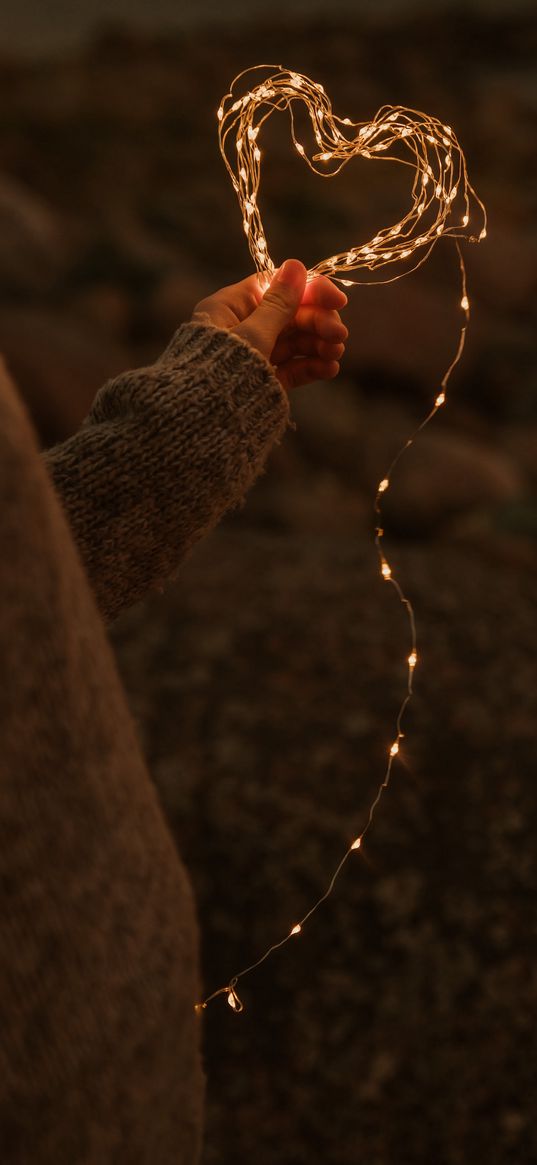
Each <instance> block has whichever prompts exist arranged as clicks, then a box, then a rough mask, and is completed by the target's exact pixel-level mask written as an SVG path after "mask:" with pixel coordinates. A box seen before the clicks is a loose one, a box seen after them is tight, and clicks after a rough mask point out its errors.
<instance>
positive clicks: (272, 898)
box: [114, 529, 537, 1165]
mask: <svg viewBox="0 0 537 1165" xmlns="http://www.w3.org/2000/svg"><path fill="white" fill-rule="evenodd" d="M397 559H398V561H399V560H400V568H399V569H400V574H401V576H402V575H403V574H404V577H405V580H406V583H407V591H408V593H409V595H410V597H411V598H412V599H413V601H414V602H415V606H416V610H417V611H418V612H419V632H420V635H419V638H420V644H421V652H420V654H421V656H422V659H423V663H422V666H421V667H420V669H419V672H418V671H417V673H416V696H415V702H414V704H413V705H412V711H411V713H410V714H409V717H408V722H407V729H408V739H407V741H405V742H404V756H403V760H402V763H401V764H398V765H397V766H396V768H395V769H394V774H393V778H392V784H391V785H390V788H389V790H388V792H387V794H386V796H385V800H384V801H383V802H382V805H381V808H380V809H379V812H378V816H377V818H376V820H375V824H374V827H373V829H372V831H371V833H370V834H369V836H368V839H367V841H366V842H365V843H364V849H363V854H360V855H356V857H355V858H354V855H353V858H354V860H351V861H349V863H348V864H347V866H346V867H345V869H344V872H343V873H342V875H341V877H340V880H339V881H338V883H337V884H336V888H335V889H334V892H333V896H332V898H331V899H330V900H329V902H327V903H325V904H324V906H323V907H321V908H320V910H319V912H318V914H317V915H316V916H315V917H314V918H312V919H311V922H310V923H309V924H307V926H306V927H305V928H304V932H303V934H302V935H301V936H300V938H299V939H295V940H293V943H292V944H289V945H288V946H286V947H285V948H284V949H283V950H281V951H279V952H276V953H274V954H273V956H272V957H271V959H270V960H268V961H267V963H266V964H265V965H264V967H263V968H260V969H259V970H258V971H256V972H254V973H253V974H252V975H251V976H250V977H246V978H245V979H244V981H243V982H242V983H241V984H240V988H239V989H240V994H241V996H242V998H243V1000H244V1002H245V1006H246V1010H245V1011H244V1013H243V1014H242V1015H240V1016H235V1015H233V1014H232V1012H231V1011H230V1009H229V1008H228V1007H227V1005H226V1003H225V1001H223V1000H222V999H219V1000H215V1001H214V1002H213V1003H212V1004H211V1005H209V1007H208V1008H207V1011H206V1012H205V1016H204V1021H203V1022H204V1027H205V1035H206V1056H207V1067H208V1073H209V1093H208V1133H207V1149H206V1156H205V1161H206V1163H207V1165H209V1163H210V1165H213V1163H214V1165H216V1163H218V1165H227V1163H228V1162H229V1165H231V1162H237V1161H240V1162H246V1161H252V1160H255V1161H257V1162H259V1165H276V1162H278V1163H279V1165H292V1163H293V1165H294V1163H295V1162H296V1163H300V1165H302V1163H304V1165H306V1162H308V1163H311V1162H314V1163H315V1165H340V1163H341V1165H343V1163H347V1162H349V1163H350V1162H352V1163H353V1165H354V1163H356V1165H358V1163H361V1162H367V1163H368V1165H407V1163H408V1165H430V1163H431V1162H434V1163H435V1165H469V1163H472V1165H478V1163H479V1165H481V1163H483V1165H508V1163H509V1165H511V1163H513V1165H515V1163H516V1165H522V1163H527V1165H530V1162H535V1161H536V1160H537V1137H536V1132H535V1119H534V1116H535V1105H536V1102H537V1073H536V1068H537V1056H536V1043H535V1012H536V1008H537V973H536V954H537V929H536V924H535V894H536V891H537V858H536V848H535V830H536V828H537V801H536V797H535V781H534V777H535V760H536V749H535V725H536V723H537V689H536V686H535V682H534V680H535V618H536V613H537V612H536V599H535V571H532V572H531V573H530V572H528V573H527V574H526V575H521V573H520V571H518V570H514V569H512V568H511V567H508V566H506V565H505V563H503V562H502V561H501V560H499V559H498V560H495V559H494V558H493V557H490V556H488V557H487V556H484V555H483V552H482V551H481V552H477V551H475V552H474V551H470V550H468V549H467V548H464V549H461V548H459V547H456V546H453V545H443V546H441V545H437V546H436V547H434V548H432V547H430V548H426V549H424V548H420V547H417V546H414V547H412V548H408V549H406V550H404V551H400V552H399V555H398V556H397ZM114 640H115V642H116V645H117V647H118V650H119V659H120V663H121V668H122V672H123V675H124V677H125V681H126V684H127V688H128V691H129V693H130V696H131V701H132V706H133V708H134V711H135V714H136V715H137V718H138V721H139V725H140V731H141V734H142V738H143V741H144V745H145V749H146V753H147V756H148V757H149V759H150V763H151V767H152V771H153V773H154V775H155V780H156V783H157V786H158V788H159V790H160V793H161V797H162V801H163V804H164V806H165V809H166V812H167V814H168V816H169V819H170V821H171V823H172V827H173V830H174V833H175V835H176V836H177V838H178V840H179V843H180V846H181V850H182V852H183V854H184V855H185V858H186V861H187V865H188V867H189V868H190V870H191V872H192V877H193V880H194V885H195V888H196V893H197V897H198V902H199V908H200V916H201V925H202V934H203V949H204V973H205V982H206V987H207V991H208V992H209V991H212V990H214V989H215V988H217V987H220V986H222V985H223V984H225V983H226V982H228V981H229V978H230V976H231V975H232V974H234V973H235V972H237V971H238V970H240V969H241V968H243V967H244V966H247V965H248V964H250V963H251V962H252V961H253V960H254V959H255V958H257V957H258V956H259V955H260V954H261V953H262V952H263V951H264V950H265V949H266V948H267V947H268V946H269V945H270V944H271V943H272V942H275V941H278V940H279V939H280V938H282V937H283V936H284V935H285V934H287V933H288V932H289V930H290V927H291V926H292V925H293V923H294V922H295V921H296V920H297V919H298V918H301V917H302V916H303V915H304V913H305V912H306V910H307V909H308V908H309V906H310V905H311V904H312V903H313V902H314V901H315V900H316V899H317V898H318V897H319V896H320V894H321V893H322V892H323V891H324V889H325V887H326V885H327V883H328V880H329V878H330V876H331V874H332V872H333V869H334V868H335V866H336V865H337V862H338V861H339V859H340V857H341V856H342V852H343V851H344V850H345V848H346V847H347V845H348V843H349V841H350V840H352V838H353V837H354V836H355V835H356V833H357V832H359V831H360V830H361V828H362V827H363V824H364V822H365V819H366V815H367V810H368V807H369V804H370V802H371V800H372V799H373V796H374V793H375V791H376V788H377V785H378V784H379V782H380V780H381V779H382V776H383V773H384V766H385V755H386V750H387V747H388V746H389V744H390V742H391V740H392V739H393V732H392V729H393V720H394V715H395V710H396V707H397V706H398V703H399V700H400V697H401V691H402V687H403V685H404V667H403V666H402V660H403V659H404V656H405V654H406V650H407V634H406V625H405V620H404V618H403V612H402V609H401V607H400V605H399V603H398V600H397V598H396V597H395V595H394V593H393V592H392V591H391V588H386V587H385V585H384V584H383V583H382V582H381V581H380V580H379V579H378V577H377V572H376V563H375V561H374V556H373V554H372V552H370V551H369V550H368V549H367V548H365V547H364V546H363V545H361V544H360V543H357V542H356V540H354V541H352V540H350V539H348V538H342V537H341V536H335V537H334V536H330V535H329V534H325V535H324V536H321V535H319V536H317V537H315V536H311V535H310V536H305V535H298V534H297V535H296V536H295V537H294V538H293V539H290V538H289V537H287V536H283V537H278V536H276V535H269V534H265V535H261V534H255V533H253V532H251V531H248V532H246V531H244V533H239V532H235V531H233V530H229V529H227V530H222V531H220V532H218V533H217V534H215V535H214V536H213V537H212V538H211V539H210V540H209V541H208V542H207V543H206V544H205V545H203V546H202V547H200V548H199V550H198V552H197V554H196V556H195V557H194V558H193V559H192V560H191V561H190V562H189V563H188V564H187V565H186V567H185V568H184V570H183V572H182V575H181V579H180V581H179V582H178V583H177V584H175V585H174V587H173V588H172V589H171V590H170V591H169V593H168V594H167V595H166V596H164V597H163V599H162V600H161V601H159V602H157V603H154V604H152V605H151V607H150V608H145V609H144V608H142V609H138V610H137V611H134V612H132V613H131V614H130V615H129V616H128V617H126V618H125V619H124V620H123V622H122V623H121V624H120V625H119V626H118V627H117V629H116V632H115V634H114Z"/></svg>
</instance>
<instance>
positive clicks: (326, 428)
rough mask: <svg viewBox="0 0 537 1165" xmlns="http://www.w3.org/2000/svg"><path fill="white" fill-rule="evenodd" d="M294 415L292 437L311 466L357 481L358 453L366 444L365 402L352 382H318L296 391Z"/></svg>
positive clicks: (293, 405)
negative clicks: (362, 435)
mask: <svg viewBox="0 0 537 1165" xmlns="http://www.w3.org/2000/svg"><path fill="white" fill-rule="evenodd" d="M291 414H292V417H293V420H294V422H295V424H296V433H293V434H291V433H290V434H288V438H287V439H288V441H289V442H290V443H291V442H292V443H293V444H294V445H295V446H296V448H297V449H298V450H300V451H301V453H302V455H303V456H304V457H305V458H306V459H307V461H309V463H310V464H311V465H314V466H323V467H326V468H328V469H331V470H334V471H335V473H337V475H338V476H339V477H341V478H345V479H346V480H350V482H351V484H355V482H356V472H355V468H356V450H357V447H359V446H360V444H361V441H362V437H361V434H362V429H363V423H362V400H361V396H360V393H359V390H358V389H357V388H356V387H355V385H354V384H353V383H352V381H350V380H345V379H344V378H341V379H340V378H338V379H337V380H336V381H334V382H332V383H329V384H326V383H322V382H318V383H316V384H310V385H307V386H306V387H305V388H304V389H299V390H298V391H296V392H294V393H293V395H292V398H291Z"/></svg>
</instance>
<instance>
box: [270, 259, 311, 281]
mask: <svg viewBox="0 0 537 1165" xmlns="http://www.w3.org/2000/svg"><path fill="white" fill-rule="evenodd" d="M301 266H302V265H301V264H299V263H298V261H297V260H296V259H286V260H285V263H283V265H282V266H281V267H280V270H279V271H278V273H277V275H276V279H277V281H278V283H284V284H285V286H286V287H300V286H301V285H302V283H303V282H304V272H303V270H302V269H301Z"/></svg>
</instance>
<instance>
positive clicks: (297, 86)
mask: <svg viewBox="0 0 537 1165" xmlns="http://www.w3.org/2000/svg"><path fill="white" fill-rule="evenodd" d="M275 69H276V71H273V70H275ZM244 90H245V92H244ZM239 93H240V95H238V94H239ZM297 101H298V102H300V103H301V104H303V105H304V106H305V109H306V113H307V114H308V116H309V119H310V122H311V126H312V130H313V136H314V139H315V142H316V143H317V147H318V152H316V153H313V154H311V156H310V154H309V153H308V151H307V150H306V148H305V147H304V146H303V144H302V142H299V141H297V139H296V137H295V131H294V125H293V122H291V138H292V142H293V145H294V147H295V149H296V151H297V153H298V154H299V155H300V156H301V157H302V158H303V159H304V162H305V163H306V165H307V166H309V168H310V170H312V171H313V172H314V173H315V174H318V175H319V176H320V177H323V178H330V177H332V176H333V175H334V174H338V173H339V171H340V170H341V169H342V167H343V166H345V165H346V164H347V163H348V161H349V160H350V159H351V158H355V157H356V158H357V157H360V156H362V157H364V158H374V157H375V155H376V154H379V153H382V154H383V156H384V158H386V159H389V160H390V161H392V162H393V163H394V165H401V164H404V165H406V166H408V165H410V166H411V167H413V168H414V170H415V174H416V181H415V182H414V184H413V186H412V201H411V205H410V207H409V208H408V210H407V212H406V214H405V215H404V216H403V217H402V218H401V220H400V222H399V223H398V224H397V225H396V226H395V227H389V226H388V227H386V228H384V229H383V230H381V231H379V232H378V233H377V235H376V236H375V238H374V239H372V240H371V241H370V242H369V243H366V244H358V245H356V246H354V247H352V248H351V247H347V248H346V249H345V251H342V252H341V253H339V254H336V255H331V256H330V257H329V258H327V259H322V260H320V262H318V263H316V264H315V266H314V267H311V268H310V270H309V272H308V274H309V275H310V276H312V275H321V274H324V275H329V276H331V277H332V278H334V277H335V278H337V277H338V276H339V275H344V274H346V273H347V272H349V271H353V272H357V271H359V270H360V269H365V270H366V271H367V272H368V273H369V272H372V273H375V272H377V271H378V270H379V269H380V268H382V267H385V266H387V265H392V264H399V263H401V262H402V261H405V260H406V259H410V258H411V257H414V258H415V262H414V264H413V265H412V264H411V265H410V268H409V267H408V265H406V267H405V269H403V270H400V271H397V273H396V274H394V275H392V276H391V277H390V281H391V279H399V278H401V277H402V276H403V275H406V274H408V272H409V270H414V269H415V268H416V267H418V266H420V264H421V263H422V262H424V261H425V259H426V258H427V257H428V254H429V252H430V249H431V247H432V246H434V245H435V244H436V243H437V242H438V240H439V239H440V237H441V236H445V235H451V237H453V238H468V237H470V238H474V236H473V235H472V236H468V235H467V233H466V227H467V226H468V222H469V215H468V212H467V213H466V214H465V216H464V218H463V219H462V220H461V217H460V213H459V214H458V216H457V219H456V220H455V218H453V221H452V220H451V208H452V206H453V205H454V203H455V200H456V198H457V196H458V195H459V194H462V196H463V197H464V200H465V204H466V207H468V206H469V205H470V201H471V200H473V201H474V202H475V204H476V206H477V208H478V210H479V211H480V212H481V216H482V224H483V225H482V230H481V235H480V238H484V237H485V234H486V213H485V208H484V206H483V203H482V202H481V200H480V199H479V198H478V196H477V194H476V193H475V191H474V189H473V187H472V186H471V185H470V182H469V179H468V172H467V168H466V160H465V157H464V154H463V152H462V150H461V147H460V145H459V143H458V141H457V138H456V137H455V134H454V133H453V130H452V129H451V128H448V129H446V127H445V126H443V125H442V123H441V122H440V121H438V119H437V118H435V117H430V116H429V115H428V114H426V113H420V112H417V111H416V110H412V109H405V108H404V107H403V106H387V105H385V106H383V108H382V109H381V110H379V111H378V113H376V114H375V116H374V117H373V118H372V120H371V121H369V122H353V121H351V119H350V118H349V117H345V118H340V117H337V116H336V115H334V113H333V111H332V103H331V101H330V100H329V98H328V96H327V94H326V93H325V90H324V89H323V86H322V85H320V84H319V83H318V82H315V81H312V80H310V78H309V77H306V76H304V75H303V74H300V73H296V72H294V71H293V70H289V69H284V68H283V67H279V68H276V66H271V65H255V66H254V67H253V68H251V69H246V70H245V71H244V72H243V73H240V74H239V75H238V77H236V78H235V80H234V81H233V82H232V85H231V89H230V91H229V93H226V95H225V97H224V98H223V99H222V101H221V103H220V106H219V108H218V113H217V118H218V137H219V142H220V151H221V154H222V157H223V159H224V162H225V164H226V166H227V169H228V171H229V173H230V176H231V178H232V181H233V185H234V188H235V190H236V192H237V197H238V199H239V203H240V205H241V210H242V216H243V220H244V219H245V217H246V215H245V203H246V201H249V202H253V201H254V199H253V195H258V194H259V188H260V184H261V172H260V166H259V162H260V160H261V151H260V149H259V147H258V145H257V137H258V134H259V131H260V129H261V127H262V125H263V123H264V122H265V121H266V119H267V118H268V117H270V116H271V114H272V113H273V112H274V111H282V110H285V109H287V110H289V111H292V110H293V105H294V103H295V102H297ZM342 126H345V127H347V126H351V127H354V133H351V134H349V132H348V130H347V131H346V132H344V131H343V130H342V129H341V127H342ZM233 140H234V141H235V150H234V151H233V152H231V151H230V143H231V145H232V144H233ZM440 141H442V142H443V144H444V146H446V147H447V153H446V154H442V155H441V154H440V151H439V149H438V145H439V143H440ZM238 158H240V163H241V165H240V166H239V167H238V168H239V169H240V171H241V176H242V170H243V169H245V170H246V174H247V177H246V180H244V179H243V181H242V184H239V183H238V182H237V177H236V172H237V159H238ZM327 162H331V163H333V165H332V166H330V167H329V168H328V169H327V167H326V163H327ZM319 163H321V165H320V166H319V165H318V164H319ZM425 211H428V212H429V218H430V221H429V223H428V225H427V227H426V228H424V225H423V222H422V218H423V215H424V213H425ZM423 221H425V220H423ZM245 233H246V235H247V238H248V245H249V248H250V254H251V255H252V258H253V260H254V263H255V266H256V268H257V271H258V274H261V273H262V272H267V271H268V270H269V268H271V267H272V269H274V268H275V266H276V265H275V264H274V263H273V262H272V259H271V257H270V254H269V249H268V247H266V248H262V249H261V250H260V248H259V245H258V244H259V236H260V235H261V234H262V233H263V225H262V221H261V216H260V214H259V211H256V214H255V215H253V216H252V219H251V225H250V228H249V229H248V231H246V232H245ZM399 233H401V239H400V241H398V242H396V243H395V245H394V242H393V240H394V238H396V236H397V235H398V234H399ZM388 240H390V245H389V246H387V242H388ZM357 281H359V282H364V281H365V282H371V280H369V279H365V280H364V279H363V278H359V280H357V279H353V280H343V279H342V280H341V282H342V283H343V282H344V284H345V286H352V285H353V284H354V283H356V282H357ZM382 281H383V280H382V279H375V280H373V282H382ZM385 281H386V282H387V281H388V280H385Z"/></svg>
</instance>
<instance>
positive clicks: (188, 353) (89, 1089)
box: [0, 324, 288, 1165]
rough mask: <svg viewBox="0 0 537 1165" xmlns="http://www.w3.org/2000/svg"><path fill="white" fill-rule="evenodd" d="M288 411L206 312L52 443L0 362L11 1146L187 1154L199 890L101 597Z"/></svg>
mask: <svg viewBox="0 0 537 1165" xmlns="http://www.w3.org/2000/svg"><path fill="white" fill-rule="evenodd" d="M287 423H288V405H287V398H286V396H285V394H284V392H283V391H282V389H281V387H280V385H279V383H278V381H277V380H276V378H275V377H274V375H273V371H272V369H271V367H270V365H269V364H268V363H267V362H266V361H265V360H264V359H263V358H262V357H261V356H260V355H259V354H258V353H256V352H255V351H254V350H253V349H252V348H250V347H249V346H248V345H246V344H245V343H243V342H242V341H240V340H239V339H238V338H237V337H235V336H233V335H231V334H229V333H228V332H225V331H221V330H220V329H217V328H214V327H212V326H209V325H208V324H207V325H205V324H185V325H183V327H182V328H180V329H179V331H178V332H177V333H176V335H175V337H174V338H173V340H172V342H171V344H170V345H169V347H168V349H167V350H166V352H165V353H164V355H163V356H162V357H161V358H160V360H158V361H157V362H156V363H155V364H154V365H152V366H151V367H149V368H146V369H141V370H137V371H135V372H128V373H125V374H124V375H122V376H120V377H119V378H117V379H116V380H113V381H111V382H109V383H108V384H106V385H105V386H104V388H102V389H101V391H100V392H99V393H98V395H97V397H96V399H95V402H94V405H93V407H92V410H91V412H90V414H89V416H88V418H87V419H86V421H85V422H84V424H83V425H82V428H81V429H80V431H79V432H78V433H77V434H76V435H75V436H73V437H72V438H71V439H70V440H68V441H67V442H66V443H65V444H63V445H61V446H58V447H56V448H55V449H53V450H51V451H49V452H48V453H47V454H46V455H45V456H44V457H40V456H39V453H38V449H37V444H36V441H35V437H34V435H33V433H32V430H31V427H30V424H29V421H28V418H27V416H26V414H25V411H24V409H23V407H22V405H21V403H20V401H19V399H18V397H17V395H16V393H15V391H14V389H13V386H12V385H11V384H10V382H9V379H8V377H7V375H6V374H5V372H4V370H3V369H0V546H1V548H2V560H3V565H2V568H1V572H0V657H1V659H2V671H3V682H2V685H1V688H0V739H1V742H2V744H1V750H0V1027H1V1032H2V1037H1V1041H0V1160H1V1161H2V1165H45V1163H46V1165H49V1163H50V1165H82V1163H84V1165H90V1163H91V1165H93V1163H95V1165H108V1163H112V1162H114V1163H115V1162H117V1163H118V1165H119V1163H120V1162H121V1165H146V1163H147V1165H168V1163H170V1165H172V1163H173V1165H183V1163H184V1165H187V1163H188V1165H194V1163H195V1162H196V1161H197V1160H198V1158H199V1153H200V1141H201V1127H202V1108H203V1086H204V1083H203V1070H202V1064H201V1055H200V1020H199V1018H198V1017H197V1016H196V1015H195V1013H194V1003H195V1001H196V1000H197V999H199V998H200V993H201V992H202V987H201V985H200V982H199V969H198V936H197V929H196V916H195V909H194V904H193V899H192V892H191V888H190V883H189V880H188V877H187V874H186V872H185V869H184V867H183V865H182V863H181V859H180V857H179V855H178V853H177V850H176V848H175V846H174V843H173V841H172V838H171V835H170V834H169V832H168V829H167V826H166V823H165V820H164V816H163V813H162V810H161V807H160V804H159V801H158V797H157V795H156V792H155V789H154V787H153V784H152V782H151V779H150V777H149V775H148V772H147V770H146V767H145V765H144V761H143V758H142V755H141V751H140V747H139V744H138V741H137V738H136V732H135V729H134V726H133V722H132V720H131V717H130V714H129V711H128V708H127V705H126V699H125V697H124V694H123V691H122V688H121V684H120V681H119V677H118V674H117V670H116V667H115V663H114V659H113V655H112V652H111V649H110V647H109V644H108V641H107V637H106V633H105V630H104V626H103V617H104V619H105V620H109V619H112V618H114V617H115V616H116V615H117V614H118V613H119V612H120V611H121V610H123V609H124V608H125V607H126V606H128V605H129V604H131V603H133V602H134V601H136V600H137V599H140V598H142V597H143V596H144V595H145V594H146V593H147V592H148V591H150V590H151V588H155V587H157V588H161V587H162V585H163V584H164V582H165V580H166V579H167V578H169V577H170V575H172V574H173V573H174V571H175V570H176V569H177V567H178V565H179V563H180V561H181V559H182V558H183V557H184V556H185V554H186V553H187V552H188V551H189V550H190V548H191V547H192V546H193V545H194V543H195V542H196V540H197V539H199V538H200V537H201V536H202V535H203V534H204V533H206V532H207V531H208V530H209V529H210V528H211V527H212V526H214V524H215V523H216V522H217V521H218V519H219V518H220V517H221V515H222V514H223V513H224V511H225V510H227V509H228V508H229V507H230V506H234V505H236V504H238V503H239V502H240V501H241V499H242V498H243V496H244V494H245V492H246V490H247V489H248V487H249V486H250V485H251V484H252V482H253V481H254V479H255V477H256V476H257V475H258V474H259V472H260V471H261V469H262V467H263V464H264V462H265V459H266V457H267V455H268V453H269V450H270V448H271V446H272V444H273V443H274V441H275V440H276V439H277V438H279V437H281V435H282V434H283V432H284V430H285V427H286V425H287ZM43 462H44V463H45V464H43ZM47 469H48V474H47ZM51 478H52V482H53V485H54V487H55V488H53V486H52V485H51V480H50V479H51ZM57 494H59V496H60V501H61V503H62V505H60V504H59V503H58V498H57ZM66 519H67V520H66Z"/></svg>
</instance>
